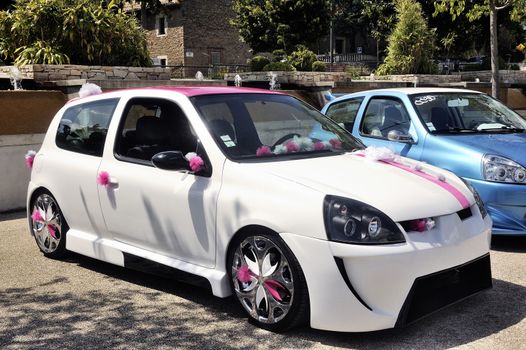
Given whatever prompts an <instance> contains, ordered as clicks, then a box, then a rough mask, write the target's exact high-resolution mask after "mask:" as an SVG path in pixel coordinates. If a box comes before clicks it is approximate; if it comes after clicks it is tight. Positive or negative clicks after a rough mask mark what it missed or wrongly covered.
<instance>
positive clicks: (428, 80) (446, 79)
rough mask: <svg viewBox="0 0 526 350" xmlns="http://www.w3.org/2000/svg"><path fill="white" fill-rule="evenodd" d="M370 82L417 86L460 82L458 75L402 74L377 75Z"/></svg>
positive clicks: (370, 78)
mask: <svg viewBox="0 0 526 350" xmlns="http://www.w3.org/2000/svg"><path fill="white" fill-rule="evenodd" d="M364 80H372V81H385V80H387V81H395V82H401V83H414V82H415V81H416V82H417V84H418V85H426V84H433V85H437V84H453V83H459V82H460V81H461V77H460V75H435V74H403V75H377V76H371V77H369V78H368V79H364Z"/></svg>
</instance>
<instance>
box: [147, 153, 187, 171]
mask: <svg viewBox="0 0 526 350" xmlns="http://www.w3.org/2000/svg"><path fill="white" fill-rule="evenodd" d="M152 163H153V165H154V166H155V167H156V168H159V169H164V170H185V171H186V170H190V165H189V164H188V160H187V159H186V158H185V157H184V155H183V153H181V152H180V151H166V152H161V153H157V154H156V155H154V156H153V157H152Z"/></svg>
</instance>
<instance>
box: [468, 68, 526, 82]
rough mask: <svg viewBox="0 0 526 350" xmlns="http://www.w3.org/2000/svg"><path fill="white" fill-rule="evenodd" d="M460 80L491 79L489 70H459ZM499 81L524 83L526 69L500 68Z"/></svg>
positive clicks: (525, 80) (484, 80)
mask: <svg viewBox="0 0 526 350" xmlns="http://www.w3.org/2000/svg"><path fill="white" fill-rule="evenodd" d="M459 76H460V79H461V80H462V81H475V80H476V79H477V78H478V79H479V81H481V82H490V81H491V71H489V70H485V71H476V72H460V73H459ZM499 76H500V81H502V82H505V83H508V84H526V71H523V70H501V71H499Z"/></svg>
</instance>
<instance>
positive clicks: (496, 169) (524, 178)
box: [482, 154, 526, 184]
mask: <svg viewBox="0 0 526 350" xmlns="http://www.w3.org/2000/svg"><path fill="white" fill-rule="evenodd" d="M482 169H483V171H482V172H483V175H484V180H487V181H495V182H507V183H515V184H526V169H525V168H524V167H523V166H521V165H520V164H517V163H515V162H514V161H512V160H510V159H507V158H504V157H499V156H494V155H489V154H487V155H485V156H484V157H483V158H482Z"/></svg>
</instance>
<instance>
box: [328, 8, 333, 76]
mask: <svg viewBox="0 0 526 350" xmlns="http://www.w3.org/2000/svg"><path fill="white" fill-rule="evenodd" d="M333 9H334V1H331V21H330V22H329V60H330V64H329V67H330V71H331V72H332V64H333V63H334V56H333V54H332V51H333V41H334V40H333V31H332V17H333V16H334V14H333Z"/></svg>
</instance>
